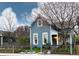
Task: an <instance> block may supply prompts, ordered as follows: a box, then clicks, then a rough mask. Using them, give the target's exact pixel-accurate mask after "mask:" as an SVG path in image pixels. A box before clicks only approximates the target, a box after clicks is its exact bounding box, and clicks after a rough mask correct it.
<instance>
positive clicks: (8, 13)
mask: <svg viewBox="0 0 79 59" xmlns="http://www.w3.org/2000/svg"><path fill="white" fill-rule="evenodd" d="M16 20H17V19H16V14H15V13H14V12H13V11H12V9H11V8H6V9H5V10H4V11H3V12H2V22H3V24H2V29H3V30H4V31H6V32H5V33H3V34H4V35H5V36H7V37H8V41H9V42H10V43H11V41H12V38H11V37H14V34H13V33H14V31H15V30H16Z"/></svg>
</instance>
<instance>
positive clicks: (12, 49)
mask: <svg viewBox="0 0 79 59" xmlns="http://www.w3.org/2000/svg"><path fill="white" fill-rule="evenodd" d="M12 50H13V53H14V45H13V49H12Z"/></svg>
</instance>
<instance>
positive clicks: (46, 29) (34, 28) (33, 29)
mask: <svg viewBox="0 0 79 59" xmlns="http://www.w3.org/2000/svg"><path fill="white" fill-rule="evenodd" d="M43 32H47V33H48V43H50V44H51V41H50V26H49V25H46V26H45V25H44V26H42V27H38V26H37V22H35V23H34V24H32V26H31V44H32V45H31V46H32V48H33V47H35V45H33V33H38V45H37V46H36V47H39V48H41V47H42V33H43Z"/></svg>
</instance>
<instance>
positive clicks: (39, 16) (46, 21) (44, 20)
mask: <svg viewBox="0 0 79 59" xmlns="http://www.w3.org/2000/svg"><path fill="white" fill-rule="evenodd" d="M39 19H40V20H42V21H43V24H45V23H46V24H51V22H50V21H49V19H47V18H45V17H43V16H41V15H40V14H38V16H37V18H36V19H35V20H34V21H33V23H32V24H31V25H33V24H34V23H35V22H36V21H37V20H39Z"/></svg>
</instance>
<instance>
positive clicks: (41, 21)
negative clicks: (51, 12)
mask: <svg viewBox="0 0 79 59" xmlns="http://www.w3.org/2000/svg"><path fill="white" fill-rule="evenodd" d="M58 30H59V28H57V27H56V26H54V25H52V23H51V22H50V21H49V20H48V19H46V18H45V17H43V16H41V15H39V16H38V17H37V18H36V20H35V21H34V22H33V23H32V24H31V29H30V45H31V47H32V48H34V47H39V48H41V47H42V46H43V45H46V44H47V43H48V44H50V45H61V42H62V40H61V39H60V36H59V33H58Z"/></svg>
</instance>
